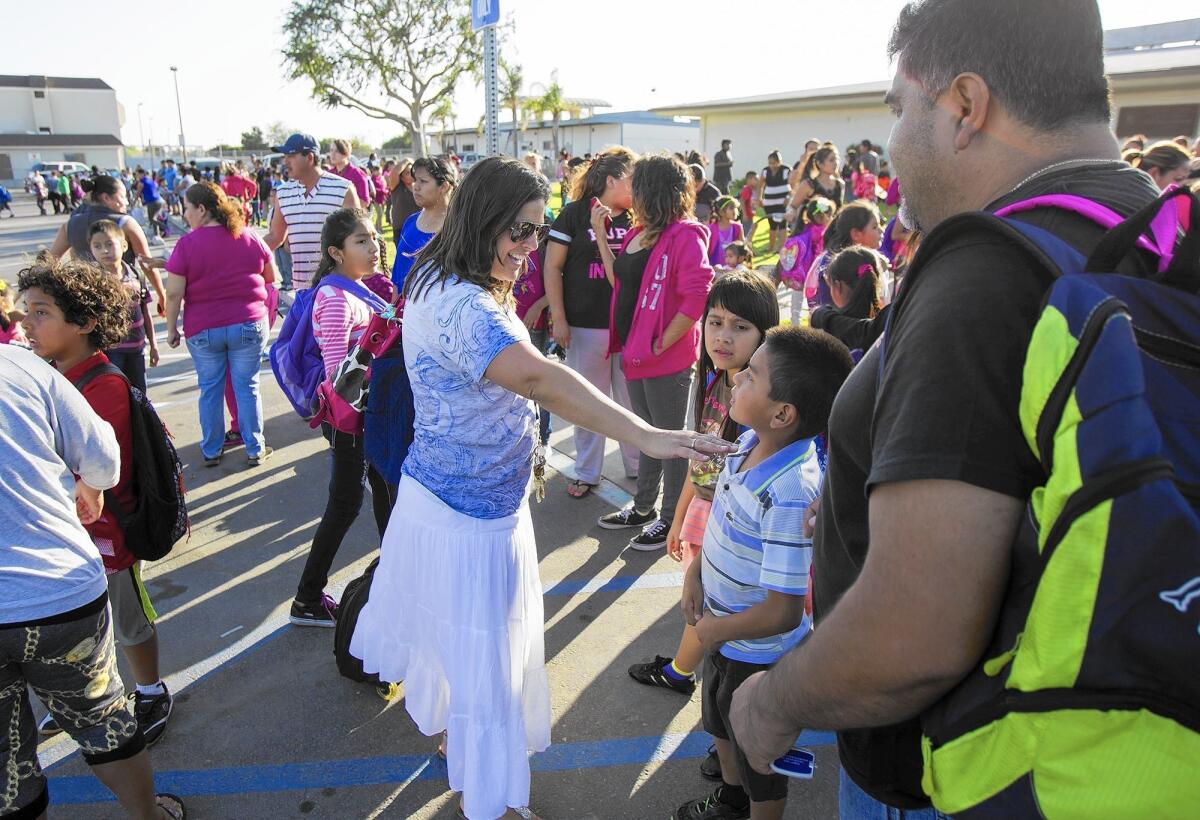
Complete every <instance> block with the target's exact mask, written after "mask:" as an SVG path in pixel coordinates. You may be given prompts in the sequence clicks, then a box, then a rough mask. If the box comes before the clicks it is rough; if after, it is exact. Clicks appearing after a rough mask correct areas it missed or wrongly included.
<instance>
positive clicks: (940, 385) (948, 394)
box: [813, 162, 1158, 808]
mask: <svg viewBox="0 0 1200 820" xmlns="http://www.w3.org/2000/svg"><path fill="white" fill-rule="evenodd" d="M1052 193H1053V194H1059V193H1069V194H1076V195H1079V196H1084V197H1088V198H1090V199H1094V200H1096V201H1098V202H1100V203H1102V204H1104V205H1107V206H1108V207H1110V208H1112V209H1113V210H1115V211H1117V212H1118V213H1122V214H1126V215H1128V214H1131V213H1132V212H1134V211H1136V210H1137V209H1138V208H1140V207H1141V206H1143V205H1145V204H1146V203H1147V202H1149V201H1151V200H1152V199H1153V198H1154V197H1155V195H1156V194H1157V193H1158V192H1157V191H1156V190H1155V189H1154V187H1153V185H1152V184H1151V183H1150V181H1149V180H1148V179H1147V178H1146V177H1145V176H1144V175H1142V174H1140V173H1138V172H1137V171H1134V170H1133V169H1131V168H1129V166H1127V165H1124V164H1122V163H1117V162H1114V163H1112V164H1111V165H1096V164H1092V165H1076V166H1073V167H1066V168H1063V169H1061V170H1057V171H1052V172H1050V173H1046V174H1043V175H1041V176H1038V177H1037V178H1035V179H1034V180H1032V181H1030V182H1028V183H1026V184H1025V185H1024V186H1022V187H1021V188H1019V189H1018V190H1017V191H1014V192H1013V193H1011V194H1009V195H1007V196H1005V197H1003V198H1002V199H1000V200H998V201H996V202H994V203H992V205H990V206H989V207H988V210H993V211H994V210H996V209H998V208H1000V207H1002V206H1004V205H1007V204H1010V203H1012V202H1016V201H1019V200H1023V199H1028V198H1030V197H1034V196H1040V195H1044V194H1052ZM1016 218H1018V219H1021V220H1022V221H1026V222H1028V223H1030V224H1033V225H1037V226H1039V227H1041V228H1044V229H1046V230H1048V231H1050V232H1051V233H1054V234H1056V235H1057V236H1059V237H1061V238H1062V239H1064V240H1066V241H1067V242H1068V243H1070V244H1071V245H1073V246H1074V247H1076V248H1077V249H1079V250H1080V251H1081V252H1084V253H1087V252H1088V251H1090V250H1091V248H1092V247H1094V245H1095V243H1096V242H1097V241H1099V239H1100V237H1101V235H1102V229H1101V228H1100V227H1099V226H1097V225H1096V224H1094V223H1093V222H1091V221H1089V220H1087V219H1086V218H1084V217H1081V216H1078V215H1076V214H1073V213H1069V212H1066V211H1061V210H1051V209H1038V210H1035V211H1030V212H1026V213H1023V214H1018V215H1017V216H1016ZM918 256H919V254H918ZM920 264H921V270H920V272H919V273H918V274H917V275H916V278H914V279H909V280H907V281H906V282H905V288H906V289H908V290H907V292H905V293H904V294H903V300H902V301H901V302H900V303H899V304H898V305H897V306H896V307H895V309H894V310H893V316H892V323H891V328H890V329H889V330H888V335H887V339H886V343H887V366H886V368H885V370H884V373H883V378H882V380H880V379H879V348H878V346H876V347H874V348H872V349H871V350H870V351H869V352H868V353H867V355H866V356H864V357H863V359H862V361H861V363H859V365H858V366H857V367H856V368H855V369H854V370H853V372H851V374H850V376H849V378H848V379H847V380H846V383H845V385H844V386H843V387H842V389H841V392H840V393H839V394H838V397H837V400H836V401H835V402H834V405H833V412H832V414H831V416H830V421H829V461H828V470H827V472H826V477H825V485H824V488H823V493H822V494H823V498H822V502H821V515H820V517H819V519H818V525H817V532H816V534H815V538H814V553H813V572H814V580H813V595H814V599H813V603H814V609H815V615H816V618H817V622H818V624H819V622H820V620H821V618H822V617H825V616H828V614H829V612H830V611H831V610H832V609H833V607H834V606H835V605H836V604H837V602H838V600H839V599H840V598H841V596H842V595H843V594H844V593H845V591H846V590H847V589H848V588H849V587H850V586H851V585H852V584H853V583H854V581H855V579H856V578H857V577H858V574H859V572H860V571H861V569H862V566H863V563H864V561H865V559H866V553H867V546H868V518H867V516H868V496H869V493H870V489H871V488H872V487H874V486H877V485H879V484H886V483H890V482H898V481H911V480H922V479H942V480H951V481H965V482H967V483H968V484H973V485H975V486H977V487H983V488H985V489H989V490H993V491H996V492H999V493H1003V494H1005V495H1010V496H1013V497H1016V498H1021V499H1026V498H1028V497H1029V494H1030V492H1031V491H1032V490H1033V488H1034V487H1036V486H1037V485H1038V484H1040V483H1041V482H1042V480H1043V476H1042V472H1041V467H1040V465H1039V463H1038V461H1037V459H1036V458H1035V457H1034V455H1033V453H1032V452H1031V451H1030V449H1029V447H1028V445H1027V444H1026V442H1025V438H1024V436H1023V435H1022V433H1021V427H1020V423H1019V420H1018V402H1019V399H1020V392H1021V382H1022V367H1023V364H1024V359H1025V350H1026V347H1027V346H1028V343H1029V338H1030V336H1031V334H1032V331H1033V326H1034V324H1035V322H1036V321H1037V317H1038V315H1039V314H1040V312H1041V305H1042V300H1043V298H1044V296H1045V293H1046V290H1047V288H1048V287H1049V284H1050V282H1049V279H1048V275H1047V274H1044V273H1041V272H1038V271H1035V270H1034V269H1033V268H1032V267H1031V264H1030V261H1029V259H1028V257H1027V256H1025V255H1024V254H1023V253H1022V252H1021V251H1019V250H1017V249H1016V248H1014V247H1013V246H1012V245H1010V244H1007V243H1006V242H1005V241H1004V240H1003V239H1001V238H1000V237H999V236H997V235H996V234H993V233H987V232H983V231H964V232H963V233H962V235H961V236H958V237H956V238H955V239H954V240H953V241H951V242H948V243H946V244H943V245H942V247H941V249H940V250H939V251H937V252H936V256H935V257H934V258H932V259H921V260H920ZM1125 264H1127V265H1129V266H1130V270H1129V272H1142V273H1144V272H1145V271H1142V270H1141V266H1142V265H1144V264H1145V260H1139V259H1131V260H1128V261H1127V262H1126V263H1125ZM894 614H895V615H897V616H902V615H903V613H894ZM920 736H921V729H920V722H919V721H918V720H915V719H914V720H911V721H908V722H906V723H903V724H899V725H896V726H891V727H884V728H879V729H869V730H859V731H851V732H840V733H838V748H839V752H840V756H841V760H842V765H843V767H844V768H845V769H846V771H847V773H848V774H849V775H850V776H851V777H852V778H853V779H854V781H855V782H856V783H858V785H860V786H861V787H862V788H864V789H865V790H866V791H867V792H869V793H871V794H872V795H873V796H875V797H876V798H877V799H879V800H882V801H883V802H885V803H888V804H890V805H893V806H897V807H900V808H910V807H917V806H921V805H927V803H926V801H925V798H924V795H923V793H922V790H921V786H920V779H921V765H922V764H921V751H920V745H919V744H920Z"/></svg>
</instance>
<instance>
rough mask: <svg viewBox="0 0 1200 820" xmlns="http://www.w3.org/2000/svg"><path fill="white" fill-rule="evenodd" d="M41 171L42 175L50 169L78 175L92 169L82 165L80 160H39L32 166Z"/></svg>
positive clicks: (47, 173)
mask: <svg viewBox="0 0 1200 820" xmlns="http://www.w3.org/2000/svg"><path fill="white" fill-rule="evenodd" d="M33 167H34V168H35V169H37V170H38V171H40V172H41V174H42V176H47V175H49V173H50V172H51V171H58V172H59V173H60V174H66V175H67V176H78V175H79V174H90V173H91V172H92V169H91V168H89V167H88V166H86V165H84V164H83V163H82V162H58V161H51V162H39V163H37V164H35V165H34V166H33Z"/></svg>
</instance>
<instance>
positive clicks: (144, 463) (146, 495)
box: [75, 363, 190, 561]
mask: <svg viewBox="0 0 1200 820" xmlns="http://www.w3.org/2000/svg"><path fill="white" fill-rule="evenodd" d="M109 375H112V376H120V377H121V379H122V380H123V381H124V382H125V384H126V385H128V387H129V423H130V427H131V429H132V432H133V457H132V459H131V463H132V465H133V475H132V477H131V478H132V481H133V495H134V507H133V509H132V510H124V509H122V508H121V505H120V504H118V503H117V499H116V497H115V496H114V495H113V493H112V490H106V491H105V493H104V503H105V505H106V506H107V507H108V509H110V510H112V512H113V515H114V516H115V517H116V519H117V523H118V524H120V525H121V531H122V532H124V533H125V548H126V549H127V550H129V551H130V552H131V553H133V555H134V557H136V558H139V559H141V560H143V561H157V560H158V559H160V558H163V557H164V556H166V555H167V553H169V552H170V551H171V548H172V547H174V546H175V543H176V542H177V541H178V540H179V539H180V538H183V536H184V535H186V534H187V533H188V532H189V529H190V527H189V521H188V513H187V504H186V503H185V502H184V492H185V490H184V486H183V465H182V464H181V463H180V462H179V455H178V454H177V453H176V452H175V445H174V444H172V443H171V433H170V431H169V430H167V427H166V425H165V424H163V423H162V420H161V419H159V417H158V413H157V412H155V410H154V405H152V404H151V403H150V400H149V399H148V398H146V396H145V394H144V393H142V391H141V390H139V389H137V388H136V387H134V386H133V385H132V384H130V383H129V379H128V378H126V377H125V374H124V373H122V372H121V370H120V369H119V368H118V367H117V366H116V365H114V364H111V363H105V364H102V365H99V366H97V367H93V368H92V369H91V370H89V371H88V372H87V373H85V374H84V375H83V376H82V377H81V378H80V379H79V381H77V382H75V388H76V389H77V390H79V391H80V392H81V393H82V392H83V388H84V387H86V386H87V385H88V384H89V383H90V382H92V381H93V380H94V379H97V378H99V377H100V376H109Z"/></svg>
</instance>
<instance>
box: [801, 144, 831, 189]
mask: <svg viewBox="0 0 1200 820" xmlns="http://www.w3.org/2000/svg"><path fill="white" fill-rule="evenodd" d="M836 155H837V149H836V148H831V147H829V146H824V147H822V148H818V149H817V150H816V151H813V153H812V156H810V157H809V158H808V162H806V163H804V167H803V168H801V169H800V179H801V181H804V182H807V181H808V180H810V179H812V178H813V177H815V176H817V175H818V174H819V173H820V171H819V170H817V169H818V167H819V166H820V165H821V163H822V162H824V161H825V160H827V159H829V158H830V157H831V156H836ZM834 173H835V174H836V173H837V172H836V171H835V172H834Z"/></svg>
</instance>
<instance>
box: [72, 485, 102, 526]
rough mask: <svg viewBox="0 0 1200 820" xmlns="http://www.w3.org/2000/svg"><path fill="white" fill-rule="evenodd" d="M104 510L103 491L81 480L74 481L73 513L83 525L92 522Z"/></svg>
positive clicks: (94, 521)
mask: <svg viewBox="0 0 1200 820" xmlns="http://www.w3.org/2000/svg"><path fill="white" fill-rule="evenodd" d="M102 512H104V492H103V491H101V490H97V489H96V488H95V487H91V486H89V485H87V484H85V483H84V482H82V481H77V482H75V513H76V515H78V516H79V521H80V523H82V524H84V525H85V526H86V525H88V524H94V523H96V521H97V520H98V519H99V518H100V513H102Z"/></svg>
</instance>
